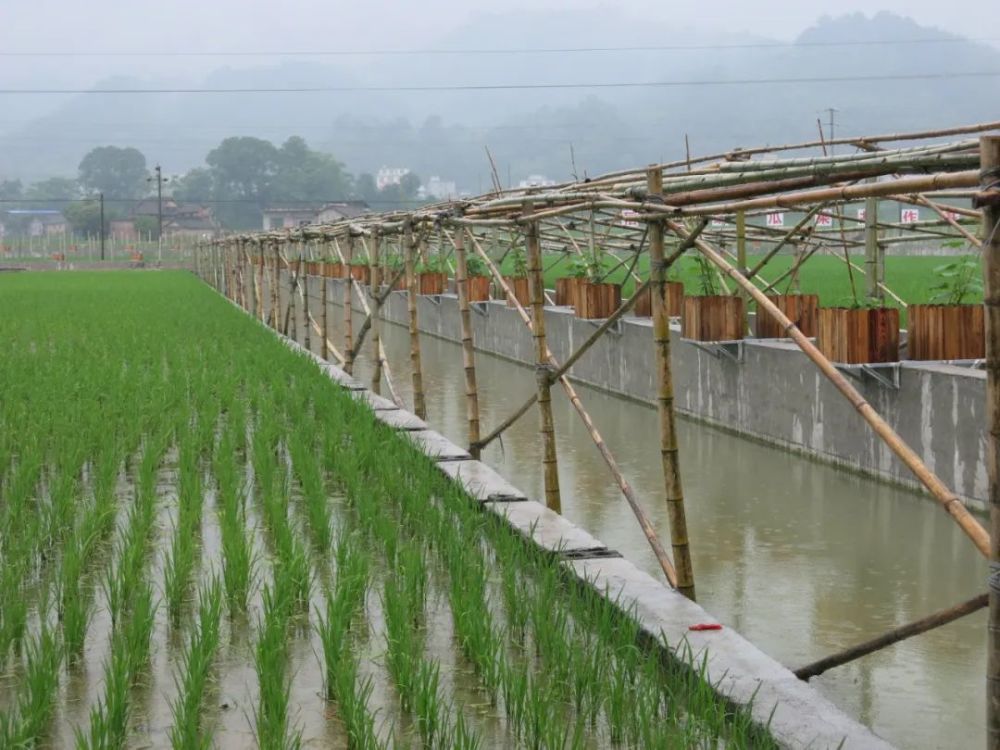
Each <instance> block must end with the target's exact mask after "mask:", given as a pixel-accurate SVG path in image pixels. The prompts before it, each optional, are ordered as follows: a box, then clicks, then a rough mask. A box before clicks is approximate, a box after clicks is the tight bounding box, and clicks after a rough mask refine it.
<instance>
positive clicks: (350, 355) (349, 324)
mask: <svg viewBox="0 0 1000 750" xmlns="http://www.w3.org/2000/svg"><path fill="white" fill-rule="evenodd" d="M345 255H346V257H345V258H344V260H343V264H344V265H343V268H344V298H343V301H344V309H343V311H342V312H343V316H344V318H343V320H344V357H345V358H346V359H345V360H344V372H346V373H347V374H348V375H351V374H353V373H354V354H355V352H354V332H353V326H354V276H353V275H352V274H351V261H352V260H353V259H354V235H352V234H351V233H350V230H348V233H347V253H346V254H345Z"/></svg>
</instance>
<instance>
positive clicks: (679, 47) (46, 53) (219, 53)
mask: <svg viewBox="0 0 1000 750" xmlns="http://www.w3.org/2000/svg"><path fill="white" fill-rule="evenodd" d="M997 41H1000V37H944V38H941V37H938V38H920V39H853V40H842V41H834V40H831V41H814V42H740V43H735V44H663V45H659V44H657V45H634V46H595V47H502V48H493V49H462V48H458V49H420V48H418V49H369V50H284V51H282V50H226V51H223V50H212V51H197V50H115V51H101V50H27V51H5V52H0V57H369V56H373V57H374V56H386V57H393V56H395V57H401V56H445V55H477V56H483V55H536V54H545V55H549V54H587V53H607V52H687V51H702V50H727V49H733V50H745V49H798V48H809V47H879V46H895V45H901V46H910V45H921V44H968V43H982V42H997Z"/></svg>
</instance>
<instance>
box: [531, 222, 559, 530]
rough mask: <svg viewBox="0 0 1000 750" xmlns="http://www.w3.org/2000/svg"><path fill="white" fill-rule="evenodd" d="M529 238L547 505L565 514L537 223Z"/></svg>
mask: <svg viewBox="0 0 1000 750" xmlns="http://www.w3.org/2000/svg"><path fill="white" fill-rule="evenodd" d="M525 215H526V216H527V217H529V218H530V215H531V204H530V203H528V204H526V206H525ZM526 236H527V242H528V292H529V296H530V298H531V322H532V324H533V329H532V337H533V338H534V340H535V368H536V369H535V375H536V379H537V380H538V410H539V412H540V416H541V433H542V470H543V475H544V480H545V505H546V507H548V508H549V509H550V510H554V511H555V512H556V513H561V512H562V501H561V499H560V497H559V462H558V458H557V456H556V428H555V420H554V419H553V418H552V390H551V389H552V380H551V377H552V375H551V372H550V371H549V349H548V346H547V345H546V343H545V282H544V279H543V278H542V243H541V240H540V239H539V237H538V222H537V221H529V223H528V226H527V232H526Z"/></svg>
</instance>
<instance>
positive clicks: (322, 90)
mask: <svg viewBox="0 0 1000 750" xmlns="http://www.w3.org/2000/svg"><path fill="white" fill-rule="evenodd" d="M996 77H1000V71H994V70H982V71H972V72H961V73H910V74H906V73H903V74H884V75H871V76H811V77H805V78H733V79H707V78H706V79H701V80H688V81H618V82H614V83H497V84H445V85H428V84H424V85H415V86H302V87H295V86H290V87H277V86H276V87H266V88H265V87H246V88H235V87H234V88H200V89H199V88H121V89H0V94H4V95H17V94H61V95H78V94H79V95H83V94H88V95H93V94H101V95H122V94H126V95H135V94H329V93H401V92H414V93H428V92H434V91H539V90H553V89H633V88H679V87H686V86H754V85H761V84H803V83H808V84H814V83H877V82H882V81H932V80H954V79H958V78H996Z"/></svg>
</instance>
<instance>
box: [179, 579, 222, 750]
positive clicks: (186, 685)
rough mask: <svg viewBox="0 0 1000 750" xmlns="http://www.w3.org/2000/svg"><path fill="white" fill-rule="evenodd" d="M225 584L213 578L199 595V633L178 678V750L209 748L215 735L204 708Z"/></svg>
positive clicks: (186, 650)
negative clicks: (204, 719) (208, 729)
mask: <svg viewBox="0 0 1000 750" xmlns="http://www.w3.org/2000/svg"><path fill="white" fill-rule="evenodd" d="M222 593H223V592H222V583H221V582H220V580H219V578H218V577H217V576H214V575H213V576H212V578H211V580H210V581H209V583H208V584H207V585H206V586H204V587H203V588H202V589H201V591H200V593H199V605H198V623H197V630H195V631H194V632H192V633H191V634H190V636H189V638H188V641H187V643H186V644H185V647H184V652H183V654H182V656H181V664H180V669H179V674H178V675H177V676H176V677H175V681H176V683H177V692H178V697H177V698H176V700H175V701H174V704H173V716H174V724H173V726H172V727H171V729H170V744H171V746H172V747H173V748H174V749H175V750H195V749H202V748H209V747H211V744H212V736H211V733H210V732H209V731H207V730H206V728H205V726H204V722H203V707H204V701H205V692H206V689H207V687H208V680H209V677H210V675H211V669H212V664H213V662H214V659H215V655H216V652H217V650H218V648H219V627H220V621H221V617H222Z"/></svg>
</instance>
